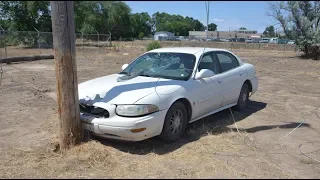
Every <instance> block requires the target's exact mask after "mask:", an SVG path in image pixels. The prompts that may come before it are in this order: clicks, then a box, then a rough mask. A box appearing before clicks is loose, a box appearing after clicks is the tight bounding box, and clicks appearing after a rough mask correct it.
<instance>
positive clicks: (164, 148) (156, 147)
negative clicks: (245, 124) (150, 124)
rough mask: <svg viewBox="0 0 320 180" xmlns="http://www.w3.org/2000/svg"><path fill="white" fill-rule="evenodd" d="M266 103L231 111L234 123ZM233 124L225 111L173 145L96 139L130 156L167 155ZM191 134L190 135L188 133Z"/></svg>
mask: <svg viewBox="0 0 320 180" xmlns="http://www.w3.org/2000/svg"><path fill="white" fill-rule="evenodd" d="M266 105H267V104H266V103H263V102H257V101H250V102H249V105H248V108H247V109H246V110H244V111H241V112H239V111H235V110H234V109H232V112H233V115H234V118H235V121H236V122H237V121H241V120H243V119H245V118H246V117H248V116H250V115H251V114H254V113H256V112H258V111H260V110H262V109H264V108H265V107H266ZM231 124H234V121H233V118H232V116H231V113H230V110H229V109H226V110H223V111H221V112H218V113H216V114H213V115H211V116H208V117H206V118H203V119H201V120H198V121H196V122H194V123H190V124H188V126H187V130H186V132H185V133H184V135H183V136H182V137H181V138H180V140H179V141H178V142H175V143H166V142H164V141H163V140H160V139H159V138H158V137H154V138H151V139H147V140H144V141H141V142H121V141H115V140H107V139H102V138H97V140H98V141H100V142H101V143H102V144H104V145H108V146H112V147H114V148H117V149H119V150H120V151H123V152H129V153H132V154H138V155H145V154H148V153H151V152H154V153H156V154H159V155H161V154H167V153H169V152H173V151H175V150H177V149H179V148H180V147H182V146H183V145H185V144H187V143H189V142H193V141H196V140H198V139H200V138H201V137H202V136H206V135H208V134H212V135H215V134H221V133H224V132H230V131H237V130H236V129H235V128H229V127H228V126H229V125H231ZM298 124H299V123H294V122H292V123H288V124H285V125H270V126H257V127H253V128H248V129H239V130H240V131H245V132H247V133H255V132H258V131H265V130H270V129H274V128H283V129H288V128H295V127H297V126H298ZM303 126H307V127H309V126H310V125H309V124H302V125H301V126H300V127H303ZM190 132H191V133H190Z"/></svg>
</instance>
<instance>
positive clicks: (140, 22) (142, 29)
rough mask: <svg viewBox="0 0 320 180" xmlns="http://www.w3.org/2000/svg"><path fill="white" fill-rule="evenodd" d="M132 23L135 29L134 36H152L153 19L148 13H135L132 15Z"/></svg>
mask: <svg viewBox="0 0 320 180" xmlns="http://www.w3.org/2000/svg"><path fill="white" fill-rule="evenodd" d="M130 21H131V24H132V27H133V36H134V37H139V36H140V34H141V33H143V36H145V35H150V34H151V26H152V25H151V17H150V16H149V14H148V13H146V12H143V13H135V14H132V15H130Z"/></svg>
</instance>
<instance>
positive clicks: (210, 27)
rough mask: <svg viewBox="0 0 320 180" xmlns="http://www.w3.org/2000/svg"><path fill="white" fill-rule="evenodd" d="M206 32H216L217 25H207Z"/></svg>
mask: <svg viewBox="0 0 320 180" xmlns="http://www.w3.org/2000/svg"><path fill="white" fill-rule="evenodd" d="M208 30H209V31H216V30H217V25H216V24H214V23H210V24H208Z"/></svg>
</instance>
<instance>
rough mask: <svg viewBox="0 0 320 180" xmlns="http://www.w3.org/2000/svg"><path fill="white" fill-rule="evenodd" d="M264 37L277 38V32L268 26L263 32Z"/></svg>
mask: <svg viewBox="0 0 320 180" xmlns="http://www.w3.org/2000/svg"><path fill="white" fill-rule="evenodd" d="M263 35H264V36H266V37H275V31H274V27H273V26H268V27H266V29H265V30H264V31H263Z"/></svg>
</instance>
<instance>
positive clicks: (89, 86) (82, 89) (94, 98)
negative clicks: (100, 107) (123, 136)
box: [78, 74, 186, 104]
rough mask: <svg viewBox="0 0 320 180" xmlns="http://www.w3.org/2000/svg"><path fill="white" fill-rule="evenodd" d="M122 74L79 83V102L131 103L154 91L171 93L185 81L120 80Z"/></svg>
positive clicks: (150, 78)
mask: <svg viewBox="0 0 320 180" xmlns="http://www.w3.org/2000/svg"><path fill="white" fill-rule="evenodd" d="M121 76H124V75H123V74H112V75H108V76H103V77H100V78H96V79H92V80H89V81H86V82H83V83H81V84H79V86H78V91H79V100H80V103H84V102H85V103H88V104H90V103H95V102H106V103H111V104H133V103H135V102H136V101H138V100H139V99H141V98H143V97H146V96H148V95H150V94H152V93H154V92H156V93H158V94H171V93H174V92H176V91H177V90H179V89H180V88H181V87H182V85H183V84H184V83H186V81H177V80H171V79H162V78H160V79H159V78H152V77H144V76H137V77H135V78H132V79H129V80H126V81H120V82H118V81H117V79H118V78H119V77H121Z"/></svg>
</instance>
